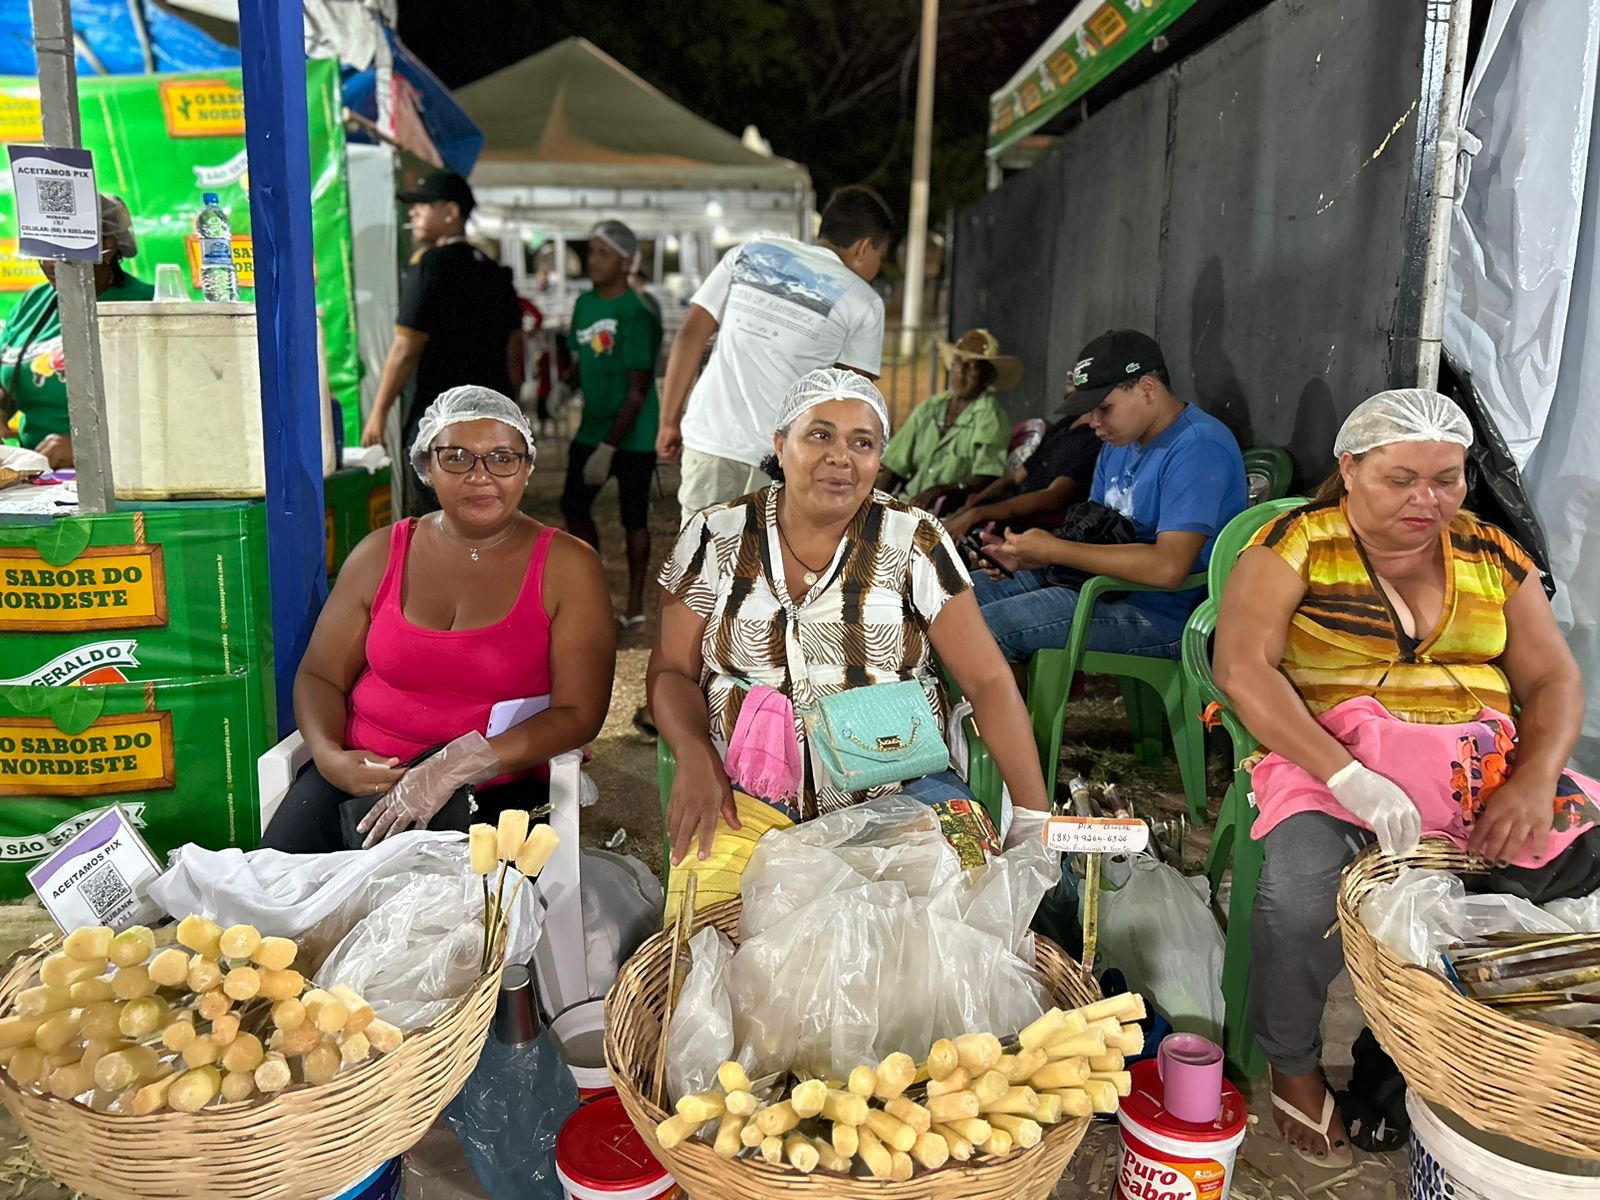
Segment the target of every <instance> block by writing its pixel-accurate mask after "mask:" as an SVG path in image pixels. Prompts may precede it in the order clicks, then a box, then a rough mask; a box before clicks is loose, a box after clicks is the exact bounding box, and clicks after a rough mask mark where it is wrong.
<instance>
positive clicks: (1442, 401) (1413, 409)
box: [1333, 388, 1472, 458]
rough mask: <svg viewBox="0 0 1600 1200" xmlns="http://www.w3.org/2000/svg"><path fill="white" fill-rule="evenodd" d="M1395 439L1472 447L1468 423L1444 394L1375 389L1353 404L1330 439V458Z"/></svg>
mask: <svg viewBox="0 0 1600 1200" xmlns="http://www.w3.org/2000/svg"><path fill="white" fill-rule="evenodd" d="M1395 442H1453V443H1455V444H1456V445H1457V446H1461V447H1464V448H1470V447H1471V446H1472V422H1471V421H1469V420H1467V414H1466V413H1464V412H1462V411H1461V408H1460V406H1459V405H1457V404H1456V402H1455V401H1454V400H1452V399H1450V397H1448V396H1441V395H1440V394H1439V393H1438V392H1430V391H1426V390H1424V389H1422V388H1397V389H1396V390H1394V391H1390V392H1379V393H1378V394H1377V395H1376V396H1373V397H1372V398H1371V399H1369V400H1364V401H1362V402H1361V403H1360V404H1358V405H1357V406H1356V410H1355V411H1354V412H1353V413H1351V414H1350V415H1349V416H1348V417H1346V418H1345V421H1344V424H1343V425H1341V426H1339V436H1338V437H1336V438H1334V440H1333V456H1334V458H1343V457H1344V456H1345V455H1346V454H1365V453H1366V452H1367V451H1368V450H1376V449H1377V448H1378V447H1379V446H1390V445H1393V444H1394V443H1395Z"/></svg>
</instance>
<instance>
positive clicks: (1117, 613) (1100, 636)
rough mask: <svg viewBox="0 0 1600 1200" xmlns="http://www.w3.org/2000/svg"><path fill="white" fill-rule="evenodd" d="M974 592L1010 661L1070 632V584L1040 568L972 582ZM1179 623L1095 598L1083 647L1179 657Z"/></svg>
mask: <svg viewBox="0 0 1600 1200" xmlns="http://www.w3.org/2000/svg"><path fill="white" fill-rule="evenodd" d="M973 592H974V594H975V595H976V596H977V598H978V607H979V609H980V610H981V611H982V612H983V619H984V620H985V621H987V622H988V624H989V631H990V632H991V633H993V634H994V640H995V641H997V642H999V643H1000V650H1001V652H1002V653H1003V654H1004V655H1005V656H1006V658H1007V659H1008V660H1009V661H1011V662H1026V661H1027V660H1028V659H1030V658H1032V657H1033V655H1034V654H1035V653H1036V652H1037V651H1040V650H1061V649H1064V648H1065V647H1066V644H1067V637H1068V635H1069V634H1070V633H1071V632H1072V617H1073V614H1074V613H1076V612H1077V611H1078V592H1077V589H1075V588H1069V587H1056V586H1054V585H1052V584H1050V583H1047V582H1046V581H1045V577H1044V574H1043V573H1042V572H1039V571H1018V572H1017V574H1016V577H1015V578H1014V579H990V578H989V577H988V576H987V575H981V576H979V577H978V578H976V579H975V580H974V581H973ZM1182 647H1183V625H1182V624H1181V623H1180V624H1174V623H1173V622H1172V621H1170V620H1168V619H1166V618H1163V617H1158V616H1152V615H1151V614H1150V613H1148V612H1146V611H1145V610H1144V609H1142V608H1139V607H1137V606H1136V605H1133V604H1130V603H1129V602H1128V601H1127V600H1125V599H1124V600H1105V599H1102V600H1100V601H1098V602H1096V604H1095V606H1094V615H1093V616H1092V617H1091V618H1090V619H1089V641H1088V643H1087V648H1088V649H1090V650H1101V651H1104V652H1106V653H1108V654H1143V655H1145V656H1146V657H1149V658H1179V657H1181V655H1182Z"/></svg>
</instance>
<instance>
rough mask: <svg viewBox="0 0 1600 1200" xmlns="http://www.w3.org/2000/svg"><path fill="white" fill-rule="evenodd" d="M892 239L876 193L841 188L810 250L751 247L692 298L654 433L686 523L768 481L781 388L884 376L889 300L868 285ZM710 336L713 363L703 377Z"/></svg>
mask: <svg viewBox="0 0 1600 1200" xmlns="http://www.w3.org/2000/svg"><path fill="white" fill-rule="evenodd" d="M893 237H894V223H893V218H892V217H891V215H890V213H889V209H888V206H887V205H885V204H884V202H883V200H882V199H881V198H880V197H879V196H878V194H877V193H876V192H874V191H872V190H871V189H870V188H865V187H847V188H841V189H840V190H839V191H837V192H835V193H834V196H833V198H832V199H831V200H830V201H829V202H828V206H827V208H826V209H824V210H823V213H822V224H821V228H820V230H819V231H818V236H817V241H816V243H815V244H814V245H807V244H806V243H804V242H797V241H793V240H791V239H789V238H780V237H764V238H759V239H757V240H756V241H753V242H748V243H746V244H745V245H743V246H739V247H737V248H736V249H734V250H731V251H729V252H728V253H727V255H725V256H724V257H723V259H722V261H721V262H720V263H718V264H717V266H716V267H715V268H714V269H713V270H712V272H711V274H710V276H709V277H707V279H706V281H705V283H703V284H702V285H701V286H700V289H699V291H697V292H696V293H695V294H694V297H693V299H692V301H691V304H690V308H689V315H688V317H687V318H686V319H685V320H684V322H683V327H682V328H681V329H680V330H679V331H678V335H677V337H676V338H674V339H673V343H672V352H671V354H670V356H669V357H668V359H667V372H666V378H665V380H664V383H663V387H662V391H661V424H660V432H659V433H658V434H657V437H656V453H657V455H658V456H659V457H661V458H663V459H665V460H667V461H668V462H681V463H682V471H681V475H680V482H679V484H678V506H679V508H680V509H682V520H683V521H684V522H687V521H688V519H689V518H690V517H691V516H693V515H694V514H695V513H697V512H699V511H700V510H701V509H703V508H709V507H711V506H712V505H713V504H722V503H725V502H727V501H729V500H736V499H738V498H739V497H740V496H742V495H745V494H746V493H748V492H752V491H755V490H756V489H757V488H761V487H765V486H766V485H767V484H768V483H770V482H771V480H769V479H768V478H767V476H766V475H765V474H764V473H763V472H762V470H761V468H760V465H759V464H760V463H761V460H762V459H764V458H766V457H767V456H768V455H769V454H771V453H772V426H773V422H774V421H775V420H776V419H777V416H778V408H779V406H780V405H781V404H782V402H783V396H784V393H785V392H787V391H788V389H789V385H790V384H791V383H793V382H794V381H795V380H796V379H798V378H800V376H802V375H804V374H805V373H806V372H808V371H811V370H814V369H816V368H818V367H832V366H839V367H848V368H849V369H851V370H853V371H858V372H860V373H861V374H862V375H865V376H867V378H869V379H876V378H877V377H878V372H879V369H880V365H881V359H882V354H883V301H882V300H880V299H879V298H878V295H877V293H876V292H874V291H873V290H872V288H871V287H870V286H869V285H870V284H871V282H872V280H873V279H875V278H876V277H877V275H878V268H879V267H880V266H881V265H882V263H883V258H884V255H885V254H886V253H887V252H888V249H889V244H890V242H891V241H892V240H893ZM713 335H716V339H717V341H716V346H715V347H714V348H713V349H712V351H711V360H710V362H708V363H707V364H706V368H705V371H704V373H703V374H701V376H700V379H699V382H695V372H696V371H697V370H699V367H700V362H701V359H702V357H703V356H704V354H705V348H706V344H707V343H708V342H709V341H710V340H711V338H712V336H713ZM691 385H693V391H692V392H691V390H690V388H691ZM686 407H687V410H688V411H687V413H686V412H685V408H686Z"/></svg>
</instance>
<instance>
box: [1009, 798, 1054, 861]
mask: <svg viewBox="0 0 1600 1200" xmlns="http://www.w3.org/2000/svg"><path fill="white" fill-rule="evenodd" d="M1049 819H1050V814H1049V813H1048V812H1046V811H1045V810H1044V809H1042V808H1020V807H1014V808H1012V810H1011V828H1010V829H1008V830H1006V840H1005V844H1004V845H1003V846H1002V847H1001V850H1002V851H1005V850H1014V849H1016V847H1018V846H1026V845H1034V844H1037V845H1043V844H1044V826H1045V822H1046V821H1048V820H1049Z"/></svg>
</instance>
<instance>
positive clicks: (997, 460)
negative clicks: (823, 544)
mask: <svg viewBox="0 0 1600 1200" xmlns="http://www.w3.org/2000/svg"><path fill="white" fill-rule="evenodd" d="M941 354H942V355H943V357H944V360H945V366H946V368H947V369H948V371H949V383H950V390H949V391H947V392H940V393H939V394H938V395H936V396H930V397H929V398H928V399H926V400H924V401H923V402H922V403H921V404H919V405H918V406H917V407H916V409H915V411H913V412H912V414H911V417H910V419H909V420H908V421H906V423H905V424H904V425H902V426H901V427H900V428H899V429H898V430H896V432H895V435H894V436H893V437H892V438H890V439H889V445H888V447H887V448H886V449H885V450H884V452H883V466H882V468H881V469H880V471H879V472H878V487H879V488H881V489H882V490H884V491H886V492H897V493H898V494H900V495H902V496H904V497H905V498H906V499H907V500H909V501H910V502H911V504H912V505H913V506H914V507H916V508H926V509H930V510H931V509H932V508H933V506H934V505H935V504H937V503H938V501H939V499H940V497H945V496H948V497H950V499H951V500H952V501H953V502H954V503H953V504H952V505H951V507H956V506H958V505H959V504H960V502H961V499H962V498H964V497H965V496H966V494H967V493H968V492H971V491H975V490H977V489H979V488H983V487H987V486H988V485H989V484H990V483H992V482H993V481H994V480H995V479H997V478H999V477H1000V476H1001V475H1004V474H1005V473H1006V454H1007V452H1008V451H1009V449H1010V446H1011V422H1010V421H1009V420H1008V419H1007V418H1006V414H1005V410H1004V409H1002V408H1001V407H1000V401H999V400H997V399H995V395H994V394H995V392H998V391H1005V390H1007V389H1009V388H1013V387H1016V385H1017V384H1019V383H1021V382H1022V363H1021V362H1019V361H1018V360H1017V359H1016V358H1014V357H1012V356H1011V355H1009V354H1001V353H1000V343H999V341H998V340H996V338H995V337H994V335H993V334H991V333H990V332H989V331H988V330H987V329H972V330H968V331H967V332H966V333H964V334H962V335H961V340H960V341H958V342H955V343H954V344H949V343H947V344H945V345H944V346H942V347H941Z"/></svg>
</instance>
